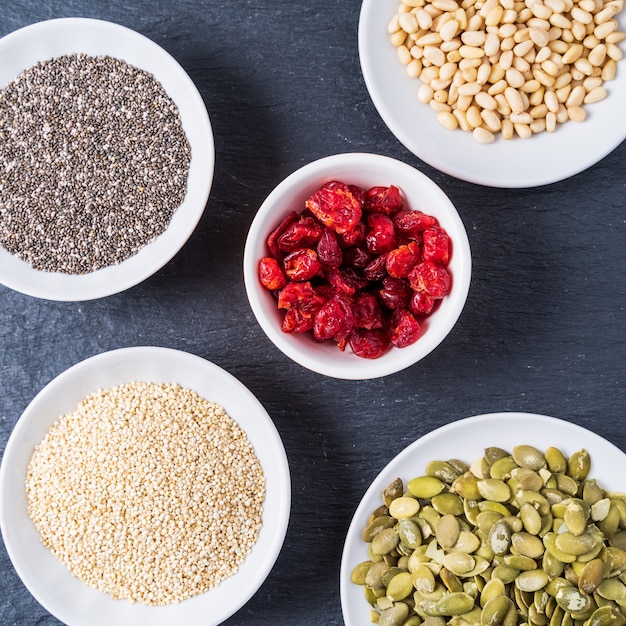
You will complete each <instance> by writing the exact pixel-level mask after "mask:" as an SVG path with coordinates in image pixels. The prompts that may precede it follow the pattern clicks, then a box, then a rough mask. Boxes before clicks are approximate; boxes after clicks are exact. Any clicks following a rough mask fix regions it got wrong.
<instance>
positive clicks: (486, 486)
mask: <svg viewBox="0 0 626 626" xmlns="http://www.w3.org/2000/svg"><path fill="white" fill-rule="evenodd" d="M478 492H479V493H480V495H481V496H482V497H483V498H484V499H485V500H493V501H494V502H507V501H508V500H509V499H510V498H511V490H510V489H509V486H508V485H507V484H506V483H505V482H504V481H503V480H498V479H496V478H485V479H483V480H479V481H478Z"/></svg>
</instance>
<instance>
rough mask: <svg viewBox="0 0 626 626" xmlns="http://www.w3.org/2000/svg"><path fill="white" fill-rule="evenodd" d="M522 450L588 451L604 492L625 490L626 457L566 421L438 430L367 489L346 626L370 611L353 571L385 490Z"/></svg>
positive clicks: (502, 421) (355, 529)
mask: <svg viewBox="0 0 626 626" xmlns="http://www.w3.org/2000/svg"><path fill="white" fill-rule="evenodd" d="M518 444H530V445H534V446H536V447H538V448H539V449H540V450H545V449H546V448H548V447H549V446H556V447H559V448H560V449H561V450H562V451H563V452H564V453H565V454H567V455H570V454H572V453H574V452H576V451H577V450H580V449H582V448H585V449H586V450H588V451H589V453H590V455H591V472H590V474H589V476H590V477H591V478H597V479H598V482H599V483H600V485H601V486H603V487H606V488H609V489H613V490H620V491H623V490H624V484H622V485H621V486H620V484H617V481H619V480H620V479H622V480H623V476H624V471H621V472H619V471H617V472H616V471H615V468H616V464H617V465H618V466H620V467H621V469H622V470H624V469H625V468H626V455H625V454H624V452H622V451H621V450H620V449H619V448H618V447H617V446H615V445H614V444H612V443H611V442H610V441H608V440H607V439H605V438H603V437H601V436H600V435H598V434H596V433H594V432H592V431H590V430H587V429H586V428H583V427H582V426H578V425H577V424H573V423H571V422H567V421H565V420H563V419H559V418H555V417H549V416H547V415H539V414H534V413H523V412H500V413H488V414H485V415H476V416H474V417H468V418H464V419H460V420H457V421H454V422H451V423H449V424H446V425H445V426H441V427H440V428H437V429H435V430H433V431H431V432H429V433H427V434H425V435H423V436H422V437H420V438H419V439H417V440H416V441H414V442H413V443H412V444H410V445H409V446H407V447H406V448H405V449H404V450H402V451H401V452H400V453H399V454H398V455H397V456H396V457H395V458H393V459H392V460H391V461H390V462H389V463H388V464H387V465H386V466H385V467H384V468H383V469H382V470H381V472H380V473H379V474H378V476H377V477H376V478H375V479H374V481H373V482H372V484H371V485H370V486H369V487H368V489H367V490H366V492H365V494H364V495H363V498H362V499H361V501H360V503H359V505H358V506H357V509H356V511H355V513H354V516H353V518H352V521H351V522H350V526H349V529H348V533H347V535H346V541H345V544H344V549H343V554H342V559H341V569H340V593H341V606H342V611H343V617H344V621H345V624H346V626H360V625H361V624H363V622H364V620H365V619H366V615H367V611H368V609H369V608H370V607H369V605H368V604H367V602H366V600H365V597H364V595H363V588H362V587H360V586H358V585H355V584H354V583H352V582H351V580H350V574H351V572H352V569H353V568H354V567H355V566H356V565H357V564H358V563H360V562H361V561H365V560H367V548H366V544H365V543H364V542H363V541H362V540H361V532H362V530H363V528H364V526H365V523H366V520H367V517H368V516H369V514H370V513H371V512H372V511H373V510H374V509H375V508H376V507H377V506H378V505H379V504H381V495H380V494H381V493H382V490H383V489H384V488H385V487H386V486H387V485H389V484H390V483H391V481H392V480H394V479H395V478H397V477H400V478H402V479H403V480H404V481H407V480H410V479H411V478H413V477H415V476H420V475H422V474H424V471H425V469H426V465H427V464H428V463H429V462H430V461H434V460H445V459H450V458H458V459H461V460H463V461H466V462H472V461H474V460H475V459H476V458H478V457H480V456H481V455H482V454H483V451H484V448H485V447H487V446H499V447H502V448H504V449H509V450H511V449H512V448H513V446H515V445H518Z"/></svg>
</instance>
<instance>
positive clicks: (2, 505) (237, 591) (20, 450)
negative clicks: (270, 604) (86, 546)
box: [0, 347, 291, 626]
mask: <svg viewBox="0 0 626 626" xmlns="http://www.w3.org/2000/svg"><path fill="white" fill-rule="evenodd" d="M138 380H144V381H149V382H155V383H159V382H175V383H178V384H180V385H181V386H183V387H186V388H189V389H193V390H194V391H196V392H197V393H198V394H199V395H200V396H202V397H204V398H206V399H207V400H211V401H213V402H217V403H218V404H221V405H222V406H223V407H224V408H225V409H226V412H227V413H228V414H229V415H230V416H231V417H232V418H233V419H234V420H235V421H236V422H237V423H238V424H239V426H240V427H241V428H242V429H243V430H244V431H245V433H246V434H247V436H248V439H249V440H250V441H251V443H252V445H253V446H254V450H255V452H256V455H257V457H258V459H259V461H260V463H261V466H262V467H263V471H264V473H265V478H266V498H265V503H264V508H263V526H262V528H261V531H260V533H259V538H258V540H257V543H256V544H255V546H254V547H253V549H252V551H251V552H250V554H248V556H247V558H246V560H245V561H244V563H243V564H242V565H241V567H240V568H239V571H238V572H237V573H236V574H235V575H233V576H231V577H230V578H227V579H226V580H224V581H223V582H222V583H221V584H220V585H219V586H218V587H216V588H214V589H211V590H209V591H208V592H206V593H204V594H202V595H199V596H196V597H194V598H190V599H188V600H184V601H183V602H181V603H179V604H171V605H167V606H158V607H155V606H147V605H143V604H139V603H134V604H133V603H130V602H129V601H126V600H113V599H112V598H111V596H109V595H108V594H105V593H103V592H100V591H96V590H95V589H92V588H90V587H87V586H86V585H85V584H83V583H82V582H81V581H80V580H79V579H78V578H75V577H73V576H72V575H71V574H70V572H69V570H68V569H66V568H65V566H64V565H63V564H62V563H61V562H60V561H59V560H57V559H56V557H54V556H53V555H52V553H51V552H50V551H49V550H48V549H47V548H46V547H44V546H43V544H42V543H40V541H39V533H38V532H37V530H36V529H35V526H34V524H33V523H32V521H31V520H30V518H29V516H28V512H27V501H26V493H25V488H24V480H25V478H26V470H27V467H28V463H29V461H30V457H31V455H32V453H33V450H34V448H35V446H36V445H37V444H38V443H39V442H40V441H41V440H42V439H43V437H44V436H45V434H46V433H47V431H48V428H49V427H50V425H51V424H52V423H53V422H54V421H55V420H56V419H57V418H58V417H60V416H61V415H64V414H66V413H68V412H70V411H71V410H73V409H74V408H75V407H76V405H77V404H78V402H79V401H80V400H81V399H83V398H84V397H85V396H87V395H88V394H90V393H91V392H93V391H96V390H97V389H99V388H106V387H112V386H116V385H119V384H122V383H128V382H132V381H138ZM290 507H291V483H290V477H289V466H288V463H287V457H286V455H285V450H284V448H283V444H282V441H281V439H280V436H279V434H278V432H277V430H276V427H275V426H274V423H273V422H272V420H271V418H270V417H269V415H268V414H267V412H266V411H265V409H264V408H263V406H262V405H261V404H260V403H259V401H258V400H257V399H256V398H255V397H254V396H253V395H252V393H251V392H250V391H249V390H248V389H247V388H246V387H245V386H244V385H243V384H242V383H240V382H239V381H238V380H237V379H236V378H234V377H233V376H232V375H231V374H229V373H227V372H226V371H224V370H223V369H221V368H219V367H218V366H217V365H214V364H213V363H210V362H209V361H206V360H204V359H202V358H200V357H197V356H194V355H191V354H188V353H186V352H179V351H177V350H171V349H167V348H154V347H138V348H124V349H121V350H114V351H112V352H105V353H103V354H99V355H97V356H94V357H91V358H89V359H87V360H85V361H82V362H81V363H78V364H77V365H74V366H73V367H71V368H70V369H68V370H66V371H65V372H64V373H62V374H61V375H59V376H58V377H57V378H55V379H54V380H53V381H52V382H50V383H49V384H48V385H47V386H46V387H44V388H43V389H42V391H40V392H39V394H38V395H37V396H36V397H35V398H34V400H33V401H32V402H31V403H30V404H29V406H28V407H27V408H26V410H25V411H24V413H23V414H22V416H21V417H20V419H19V421H18V423H17V425H16V426H15V429H14V430H13V433H12V434H11V437H10V439H9V442H8V444H7V447H6V450H5V453H4V457H3V459H2V466H1V467H0V528H1V529H2V536H3V538H4V542H5V544H6V548H7V552H8V553H9V557H10V558H11V561H12V562H13V565H14V566H15V569H16V571H17V573H18V574H19V576H20V578H21V579H22V581H23V582H24V584H25V585H26V587H27V588H28V590H29V591H30V592H31V593H32V595H33V596H34V597H35V598H36V599H37V600H38V601H39V602H40V603H41V604H42V606H43V607H44V608H45V609H46V610H48V611H49V612H50V613H52V615H54V616H55V617H57V618H58V619H59V620H61V621H62V622H64V623H65V624H68V626H111V624H115V625H116V626H136V625H137V624H151V625H152V626H171V625H172V624H184V625H185V626H195V625H198V626H211V625H215V624H220V623H221V622H222V621H224V620H225V619H226V618H228V617H229V616H231V615H232V614H233V613H235V611H237V610H238V609H239V608H241V607H242V606H243V605H244V604H245V603H246V602H247V601H248V600H249V599H250V598H251V597H252V595H253V594H254V593H255V592H256V591H257V589H259V587H260V586H261V585H262V584H263V581H264V580H265V579H266V577H267V575H268V574H269V572H270V570H271V569H272V567H273V565H274V563H275V561H276V559H277V557H278V554H279V552H280V550H281V547H282V544H283V541H284V538H285V534H286V532H287V524H288V521H289V513H290Z"/></svg>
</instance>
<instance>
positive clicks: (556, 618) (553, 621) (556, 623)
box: [550, 606, 565, 626]
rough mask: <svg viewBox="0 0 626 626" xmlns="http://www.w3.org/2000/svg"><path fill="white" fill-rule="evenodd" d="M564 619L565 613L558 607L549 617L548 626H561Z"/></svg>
mask: <svg viewBox="0 0 626 626" xmlns="http://www.w3.org/2000/svg"><path fill="white" fill-rule="evenodd" d="M564 617H565V611H564V610H563V609H562V608H561V607H560V606H557V607H556V608H555V609H554V613H552V616H551V617H550V626H562V624H563V623H564V619H563V618H564Z"/></svg>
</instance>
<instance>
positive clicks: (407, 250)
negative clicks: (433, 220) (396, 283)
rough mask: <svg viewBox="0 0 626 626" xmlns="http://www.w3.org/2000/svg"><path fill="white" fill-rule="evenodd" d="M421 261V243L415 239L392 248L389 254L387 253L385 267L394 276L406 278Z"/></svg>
mask: <svg viewBox="0 0 626 626" xmlns="http://www.w3.org/2000/svg"><path fill="white" fill-rule="evenodd" d="M419 261H420V248H419V245H418V244H417V243H416V242H415V241H412V242H410V243H408V244H406V245H403V246H400V247H399V248H394V249H393V250H391V251H390V252H389V254H387V259H386V261H385V268H386V269H387V273H388V274H389V276H392V277H393V278H406V277H407V276H408V275H409V272H410V271H411V270H412V269H413V267H415V265H417V263H418V262H419Z"/></svg>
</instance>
